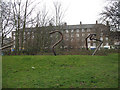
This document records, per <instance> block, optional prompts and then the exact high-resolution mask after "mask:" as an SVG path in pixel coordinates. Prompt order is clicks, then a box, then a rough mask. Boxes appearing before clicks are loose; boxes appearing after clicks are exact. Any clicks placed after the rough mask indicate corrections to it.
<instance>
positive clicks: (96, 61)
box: [2, 53, 118, 88]
mask: <svg viewBox="0 0 120 90" xmlns="http://www.w3.org/2000/svg"><path fill="white" fill-rule="evenodd" d="M2 86H3V88H118V54H117V53H114V54H108V55H107V56H91V55H58V56H50V55H25V56H3V57H2Z"/></svg>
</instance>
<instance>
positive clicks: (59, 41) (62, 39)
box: [49, 30, 63, 56]
mask: <svg viewBox="0 0 120 90" xmlns="http://www.w3.org/2000/svg"><path fill="white" fill-rule="evenodd" d="M56 32H58V33H59V34H60V35H61V38H60V40H58V41H57V42H56V43H55V44H54V45H53V46H52V50H53V53H54V55H55V56H56V52H55V50H54V48H55V46H56V45H58V44H59V43H60V42H61V41H62V40H63V34H62V33H61V32H60V31H58V30H56V31H52V32H50V33H49V34H54V33H56Z"/></svg>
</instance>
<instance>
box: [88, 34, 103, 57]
mask: <svg viewBox="0 0 120 90" xmlns="http://www.w3.org/2000/svg"><path fill="white" fill-rule="evenodd" d="M93 36H96V34H90V35H89V36H87V38H86V49H87V50H88V44H87V43H88V42H87V39H88V38H90V40H96V41H99V42H101V43H100V44H99V45H98V46H97V48H96V49H95V51H94V52H93V54H92V55H95V53H96V52H97V50H98V49H99V48H100V46H101V45H102V43H103V41H101V40H99V39H96V38H94V37H93Z"/></svg>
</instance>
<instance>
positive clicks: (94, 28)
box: [12, 21, 110, 49]
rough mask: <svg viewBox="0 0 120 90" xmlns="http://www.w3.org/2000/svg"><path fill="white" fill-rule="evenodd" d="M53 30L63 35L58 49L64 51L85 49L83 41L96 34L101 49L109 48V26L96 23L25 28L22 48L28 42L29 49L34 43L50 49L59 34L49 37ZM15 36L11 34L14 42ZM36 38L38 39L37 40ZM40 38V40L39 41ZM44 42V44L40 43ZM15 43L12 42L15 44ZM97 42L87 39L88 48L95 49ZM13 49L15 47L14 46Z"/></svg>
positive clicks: (13, 33)
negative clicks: (100, 42) (101, 42)
mask: <svg viewBox="0 0 120 90" xmlns="http://www.w3.org/2000/svg"><path fill="white" fill-rule="evenodd" d="M54 30H60V31H61V32H62V34H63V37H64V38H63V41H62V43H61V44H60V47H59V48H64V49H83V48H86V46H85V45H86V44H85V39H86V37H87V36H88V35H90V34H96V37H95V38H97V39H99V40H101V41H103V44H102V46H101V47H104V46H110V44H109V35H108V33H109V31H110V28H109V24H108V22H107V23H106V25H104V24H99V23H98V22H97V21H96V23H95V24H82V23H81V22H80V24H78V25H67V24H66V23H65V24H64V25H62V26H59V27H56V26H47V27H44V28H43V27H38V28H26V30H25V32H24V47H25V46H26V47H28V46H29V45H28V46H27V45H26V44H25V43H26V42H30V43H31V44H32V43H33V44H32V45H33V46H32V45H30V46H31V47H34V43H35V42H34V41H36V45H38V44H37V43H39V44H40V45H41V46H40V47H43V48H46V49H48V48H51V46H52V45H53V44H54V43H55V42H56V41H57V40H58V39H59V34H57V33H56V34H53V35H50V34H49V32H51V31H54ZM21 33H22V30H20V35H19V43H20V42H21V37H22V36H21ZM15 34H16V32H15V31H13V32H12V39H13V40H15ZM37 37H38V38H39V39H38V40H37ZM40 38H41V39H40ZM43 40H44V42H42V41H43ZM15 43H16V42H14V44H15ZM98 44H99V42H97V41H94V40H93V41H92V40H90V39H88V48H91V47H97V45H98ZM19 47H20V46H19ZM14 48H15V45H14Z"/></svg>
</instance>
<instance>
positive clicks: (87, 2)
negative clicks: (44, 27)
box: [43, 0, 106, 25]
mask: <svg viewBox="0 0 120 90" xmlns="http://www.w3.org/2000/svg"><path fill="white" fill-rule="evenodd" d="M53 1H56V0H43V3H44V4H46V6H47V7H49V9H50V10H53V9H52V8H53V7H52V6H53V5H52V4H53ZM58 1H60V2H61V3H62V5H63V7H64V9H67V10H66V14H65V17H64V21H66V22H67V24H69V25H71V24H79V23H80V21H82V23H83V24H94V23H95V22H96V20H97V19H98V18H99V17H100V16H99V13H100V12H101V11H102V10H103V7H104V6H105V5H106V2H105V1H106V0H58Z"/></svg>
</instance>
